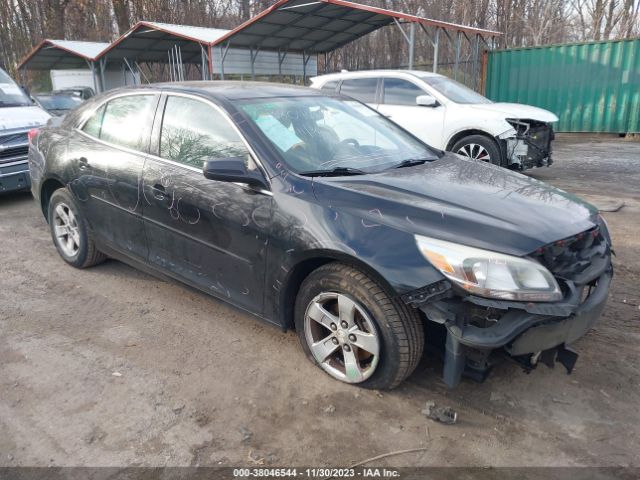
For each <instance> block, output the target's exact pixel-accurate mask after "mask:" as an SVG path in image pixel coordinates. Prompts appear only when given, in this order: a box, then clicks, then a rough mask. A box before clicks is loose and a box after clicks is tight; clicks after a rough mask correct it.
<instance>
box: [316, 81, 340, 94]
mask: <svg viewBox="0 0 640 480" xmlns="http://www.w3.org/2000/svg"><path fill="white" fill-rule="evenodd" d="M338 83H339V82H338V80H331V81H330V82H327V83H325V84H324V85H323V86H322V88H321V89H320V90H324V91H325V92H335V91H336V89H337V88H338Z"/></svg>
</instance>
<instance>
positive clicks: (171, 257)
mask: <svg viewBox="0 0 640 480" xmlns="http://www.w3.org/2000/svg"><path fill="white" fill-rule="evenodd" d="M158 143H159V145H158V149H157V153H158V156H157V157H156V156H154V157H152V158H149V159H147V161H146V162H145V166H144V170H143V192H144V206H143V210H144V220H145V231H146V235H147V239H148V245H149V260H150V262H151V263H152V264H154V265H156V266H158V267H160V268H162V269H164V270H165V271H167V272H168V273H170V274H171V275H172V276H174V277H176V278H179V279H180V280H183V281H185V282H187V283H189V284H191V285H193V286H195V287H197V288H200V289H201V290H205V291H207V292H209V293H211V294H213V295H216V296H218V297H222V298H224V299H227V300H229V301H231V302H232V303H235V304H236V305H239V306H241V307H243V308H246V309H247V310H250V311H252V312H255V313H261V312H262V306H263V290H264V285H263V284H264V269H265V264H266V259H265V254H266V251H267V242H268V239H269V231H270V223H271V221H270V220H271V196H270V195H268V193H267V192H264V193H259V192H256V191H254V190H251V189H249V188H248V187H246V186H242V185H238V184H235V183H228V182H218V181H215V180H208V179H206V178H205V177H204V175H203V173H202V164H203V162H204V160H209V159H215V158H228V157H231V156H243V157H245V158H247V161H248V162H251V161H252V160H251V158H250V155H249V152H248V150H247V149H246V147H245V146H244V143H243V142H242V140H241V138H240V137H239V135H238V133H237V132H236V131H235V130H234V129H233V128H232V127H231V125H230V124H229V123H228V121H227V119H226V118H225V117H224V116H223V115H222V114H221V113H220V112H219V111H217V110H216V109H214V107H213V106H212V105H210V104H208V103H206V102H204V101H201V100H198V99H194V98H190V97H183V96H169V97H168V98H167V100H166V105H165V106H164V119H163V121H162V128H161V132H160V134H159V142H158ZM254 166H255V165H254Z"/></svg>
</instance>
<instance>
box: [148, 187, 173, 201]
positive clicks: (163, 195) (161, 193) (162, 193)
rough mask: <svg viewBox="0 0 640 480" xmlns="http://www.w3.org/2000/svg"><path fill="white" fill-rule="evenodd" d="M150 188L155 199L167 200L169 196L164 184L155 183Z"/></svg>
mask: <svg viewBox="0 0 640 480" xmlns="http://www.w3.org/2000/svg"><path fill="white" fill-rule="evenodd" d="M151 190H153V196H154V197H155V198H156V200H167V199H168V198H169V194H168V193H167V192H166V189H165V188H164V185H161V184H159V183H156V184H155V185H154V186H153V187H152V188H151Z"/></svg>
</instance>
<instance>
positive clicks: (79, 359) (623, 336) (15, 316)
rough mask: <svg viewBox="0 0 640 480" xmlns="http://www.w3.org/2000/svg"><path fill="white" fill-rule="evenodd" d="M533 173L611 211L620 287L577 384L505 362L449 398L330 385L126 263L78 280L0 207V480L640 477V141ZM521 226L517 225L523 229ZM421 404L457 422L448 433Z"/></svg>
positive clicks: (426, 367) (231, 318)
mask: <svg viewBox="0 0 640 480" xmlns="http://www.w3.org/2000/svg"><path fill="white" fill-rule="evenodd" d="M555 156H556V163H555V164H554V165H553V166H552V167H551V168H548V169H546V168H545V169H538V170H535V171H533V172H531V175H532V176H534V177H536V178H539V179H542V180H545V181H548V182H550V183H552V184H554V185H557V186H559V187H561V188H563V189H565V190H568V191H571V192H574V193H576V194H578V195H580V196H583V197H585V198H587V199H589V200H591V201H593V202H595V203H599V204H602V205H606V204H610V203H611V200H622V201H624V202H625V206H624V207H623V208H622V209H621V210H619V211H617V212H615V213H613V212H612V213H605V218H606V219H607V221H608V223H609V225H610V228H611V230H612V234H613V238H614V242H615V250H616V254H617V256H616V258H615V265H616V277H615V279H614V285H613V290H612V293H611V296H610V299H609V303H608V305H607V308H606V310H605V312H604V316H603V318H602V319H601V321H600V323H599V324H598V325H597V326H596V328H595V329H594V330H592V331H591V332H590V333H589V334H588V335H587V336H586V337H584V338H583V339H581V340H580V341H578V342H577V343H576V344H575V345H574V346H575V348H576V349H577V350H578V352H579V353H580V359H579V361H578V364H577V366H576V369H575V371H574V374H573V375H571V376H567V375H566V373H565V372H564V370H563V369H562V368H561V367H560V368H556V369H553V370H551V369H547V368H546V367H539V368H538V369H537V370H536V371H534V372H533V373H531V374H529V375H526V374H524V373H522V371H521V369H520V368H519V367H518V366H517V365H515V364H511V363H505V364H503V365H500V366H499V367H497V368H496V369H495V370H494V371H493V373H492V375H491V376H490V377H489V379H488V380H487V381H486V382H485V383H483V384H477V383H474V382H472V381H470V380H464V381H463V382H462V384H461V385H460V387H459V388H457V389H455V390H453V391H448V390H447V389H446V387H445V386H444V385H443V383H442V381H441V380H440V378H439V377H440V373H441V362H440V360H439V359H438V358H437V357H436V356H433V355H431V354H425V357H424V358H423V360H422V362H421V365H420V366H419V367H418V369H417V371H416V372H415V373H414V374H413V375H412V377H411V378H410V379H409V380H408V381H406V382H405V383H404V384H403V385H401V387H399V388H398V389H396V390H394V391H392V392H384V393H380V392H375V391H366V390H360V389H357V388H353V387H349V386H346V385H342V384H340V383H338V382H337V381H333V380H331V379H330V378H329V377H328V376H327V375H325V374H323V373H322V372H321V371H320V370H319V369H317V368H316V367H314V366H312V365H311V363H310V362H308V361H307V360H306V359H305V357H304V355H303V353H302V351H301V349H300V347H299V345H298V340H297V337H296V336H295V334H294V333H291V332H290V333H287V334H283V333H282V332H280V331H279V330H277V329H275V328H273V327H270V326H267V325H264V324H261V323H259V322H258V321H256V320H254V319H253V318H252V317H249V316H248V315H246V314H244V313H242V312H240V311H238V310H236V309H234V308H232V307H230V306H228V305H226V304H224V303H222V302H219V301H217V300H214V299H212V298H210V297H207V296H205V295H203V294H200V293H197V292H195V291H193V290H190V289H188V288H186V287H183V286H181V285H177V284H172V283H166V282H164V281H162V280H158V279H156V278H154V277H151V276H148V275H146V274H144V273H141V272H139V271H136V270H133V269H132V268H130V267H128V266H125V265H123V264H121V263H118V262H115V261H109V262H107V263H105V264H103V265H101V266H98V267H96V268H92V269H89V270H84V271H79V270H75V269H73V268H71V267H69V266H67V265H66V264H65V263H64V262H63V261H62V259H61V258H60V257H59V256H58V255H57V253H56V251H55V249H54V247H53V245H52V243H51V238H50V236H49V233H48V229H47V226H46V224H45V221H44V219H43V218H42V215H41V213H40V212H39V209H38V207H37V206H36V204H35V202H34V201H33V200H32V198H31V197H30V196H29V195H25V194H21V195H12V196H5V197H2V198H0V244H1V245H2V247H1V250H0V252H1V253H2V255H1V256H0V262H1V263H0V265H1V266H2V268H1V275H0V365H1V368H0V392H1V393H0V466H15V465H33V466H47V465H65V466H67V465H84V466H106V465H109V466H123V465H144V466H164V465H247V466H258V465H280V466H282V465H284V466H288V465H306V466H310V465H311V466H326V465H336V466H347V465H350V464H352V463H355V462H357V461H359V460H362V459H365V458H369V457H373V456H375V455H379V454H383V453H385V452H389V451H393V450H401V449H410V448H418V447H425V448H426V451H424V452H419V453H411V454H406V455H401V456H396V457H390V458H387V459H385V460H381V461H379V462H377V464H378V465H388V466H395V467H397V466H423V465H425V466H426V465H438V466H447V465H457V466H486V465H494V466H555V465H563V466H565V465H566V466H575V465H580V466H582V465H589V466H630V465H632V466H639V464H640V461H639V460H638V458H639V457H638V452H639V451H640V421H639V415H638V405H640V384H639V380H640V374H639V372H638V365H639V364H640V354H639V350H640V349H639V347H638V345H639V344H640V322H639V320H640V292H639V289H638V284H639V282H640V235H639V233H640V231H639V227H640V189H639V187H638V185H640V143H634V142H628V141H623V140H618V139H612V138H601V139H593V138H589V137H560V138H559V139H558V141H557V142H556V155H555ZM523 214H524V213H523ZM427 401H435V402H436V403H437V404H439V405H448V406H451V407H453V408H454V409H455V410H456V411H457V412H458V419H459V421H458V423H457V424H456V425H452V426H447V425H443V424H439V423H435V422H433V421H431V420H428V419H426V418H425V416H424V415H423V414H422V413H421V410H422V409H423V408H424V404H425V402H427Z"/></svg>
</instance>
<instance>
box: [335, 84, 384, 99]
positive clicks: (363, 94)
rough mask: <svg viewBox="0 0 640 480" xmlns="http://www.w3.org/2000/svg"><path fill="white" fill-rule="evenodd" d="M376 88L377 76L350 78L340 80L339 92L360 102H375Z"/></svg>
mask: <svg viewBox="0 0 640 480" xmlns="http://www.w3.org/2000/svg"><path fill="white" fill-rule="evenodd" d="M377 88H378V79H377V78H352V79H350V80H344V81H343V82H342V85H341V86H340V93H341V94H342V95H346V96H348V97H351V98H355V99H356V100H359V101H361V102H362V103H376V89H377Z"/></svg>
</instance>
